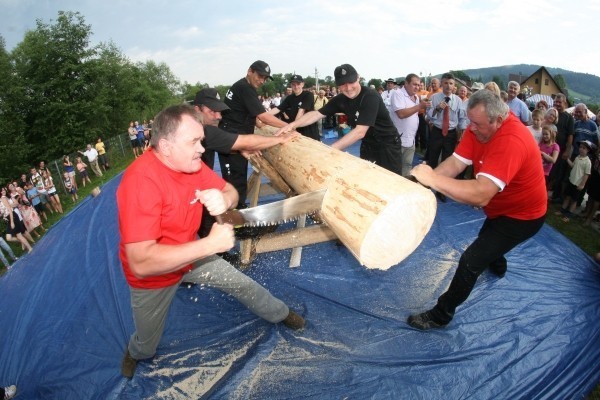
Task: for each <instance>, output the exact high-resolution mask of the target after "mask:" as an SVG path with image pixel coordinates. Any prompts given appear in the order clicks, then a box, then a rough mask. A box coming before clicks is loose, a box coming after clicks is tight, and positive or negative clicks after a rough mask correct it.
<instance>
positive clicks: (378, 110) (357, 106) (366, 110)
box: [319, 86, 398, 143]
mask: <svg viewBox="0 0 600 400" xmlns="http://www.w3.org/2000/svg"><path fill="white" fill-rule="evenodd" d="M319 112H320V113H321V114H323V115H334V114H335V113H344V114H346V116H347V117H348V125H350V126H351V127H352V128H355V127H356V125H366V126H368V127H369V129H368V130H367V134H366V135H365V137H364V139H363V140H364V141H366V142H371V143H377V142H381V141H386V140H390V139H395V138H396V137H398V131H397V130H396V127H395V126H394V123H393V122H392V119H391V118H390V113H389V112H388V110H387V108H386V107H385V104H384V103H383V99H382V98H381V96H380V95H379V93H377V92H376V91H375V90H373V89H370V88H368V87H366V86H361V89H360V93H359V94H358V96H356V97H355V98H353V99H350V98H348V97H346V96H345V95H343V94H338V95H337V96H335V97H333V98H332V99H331V100H329V102H328V103H327V104H325V105H324V106H323V107H322V108H321V109H320V110H319Z"/></svg>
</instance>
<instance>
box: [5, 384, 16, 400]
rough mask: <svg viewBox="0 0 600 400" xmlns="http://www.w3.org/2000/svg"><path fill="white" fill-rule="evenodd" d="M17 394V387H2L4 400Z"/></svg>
mask: <svg viewBox="0 0 600 400" xmlns="http://www.w3.org/2000/svg"><path fill="white" fill-rule="evenodd" d="M16 394H17V387H16V386H15V385H10V386H7V387H5V388H4V400H8V399H12V398H13V397H15V395H16Z"/></svg>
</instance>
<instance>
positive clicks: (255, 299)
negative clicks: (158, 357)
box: [128, 256, 289, 360]
mask: <svg viewBox="0 0 600 400" xmlns="http://www.w3.org/2000/svg"><path fill="white" fill-rule="evenodd" d="M181 282H192V283H197V284H200V285H206V286H209V287H213V288H216V289H219V290H221V291H223V292H225V293H227V294H229V295H231V296H233V297H235V298H236V299H237V300H238V301H239V302H240V303H242V304H243V305H245V306H246V307H248V309H249V310H250V311H252V312H253V313H254V314H256V315H258V316H259V317H261V318H263V319H265V320H267V321H269V322H272V323H277V322H281V321H283V320H284V319H285V318H286V317H287V315H288V313H289V309H288V307H287V306H286V305H285V304H284V303H283V302H282V301H281V300H279V299H277V298H276V297H274V296H273V295H272V294H271V293H269V291H268V290H267V289H265V288H264V287H262V286H261V285H259V284H258V283H257V282H256V281H254V280H253V279H251V278H249V277H248V276H246V275H244V274H243V273H242V272H240V271H238V270H237V269H235V268H234V267H233V266H232V265H231V264H229V263H228V262H227V261H225V260H223V259H222V258H221V257H218V256H211V257H208V258H205V259H202V260H200V261H197V262H196V263H195V264H194V268H193V269H192V270H191V271H190V272H188V273H187V274H185V275H184V276H183V279H182V281H181ZM181 282H180V283H181ZM178 287H179V283H178V284H176V285H172V286H168V287H166V288H161V289H136V288H131V308H132V311H133V319H134V322H135V329H136V331H135V332H134V333H133V335H131V338H130V340H129V346H128V348H129V354H131V356H132V357H133V358H135V359H136V360H143V359H146V358H150V357H153V356H154V354H155V353H156V348H157V347H158V344H159V342H160V339H161V337H162V334H163V330H164V327H165V321H166V319H167V312H168V311H169V308H170V307H171V302H172V301H173V297H174V296H175V293H176V292H177V289H178Z"/></svg>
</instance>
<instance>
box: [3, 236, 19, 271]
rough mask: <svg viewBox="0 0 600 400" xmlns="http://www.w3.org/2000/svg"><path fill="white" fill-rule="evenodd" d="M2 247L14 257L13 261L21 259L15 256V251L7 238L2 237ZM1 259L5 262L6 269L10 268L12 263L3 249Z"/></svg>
mask: <svg viewBox="0 0 600 400" xmlns="http://www.w3.org/2000/svg"><path fill="white" fill-rule="evenodd" d="M0 248H2V249H3V250H4V251H5V252H6V254H8V256H9V257H10V258H12V260H13V261H17V260H18V259H19V258H18V257H17V256H15V253H14V252H13V251H12V249H11V248H10V246H9V245H8V243H6V240H4V239H3V238H2V237H0ZM0 261H2V264H4V266H5V267H6V269H10V263H9V262H8V259H7V258H6V256H5V255H4V253H3V252H2V251H1V250H0Z"/></svg>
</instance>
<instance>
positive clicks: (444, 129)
mask: <svg viewBox="0 0 600 400" xmlns="http://www.w3.org/2000/svg"><path fill="white" fill-rule="evenodd" d="M449 128H450V105H449V104H448V105H447V106H446V108H444V116H443V119H442V136H446V135H447V134H448V129H449Z"/></svg>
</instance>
